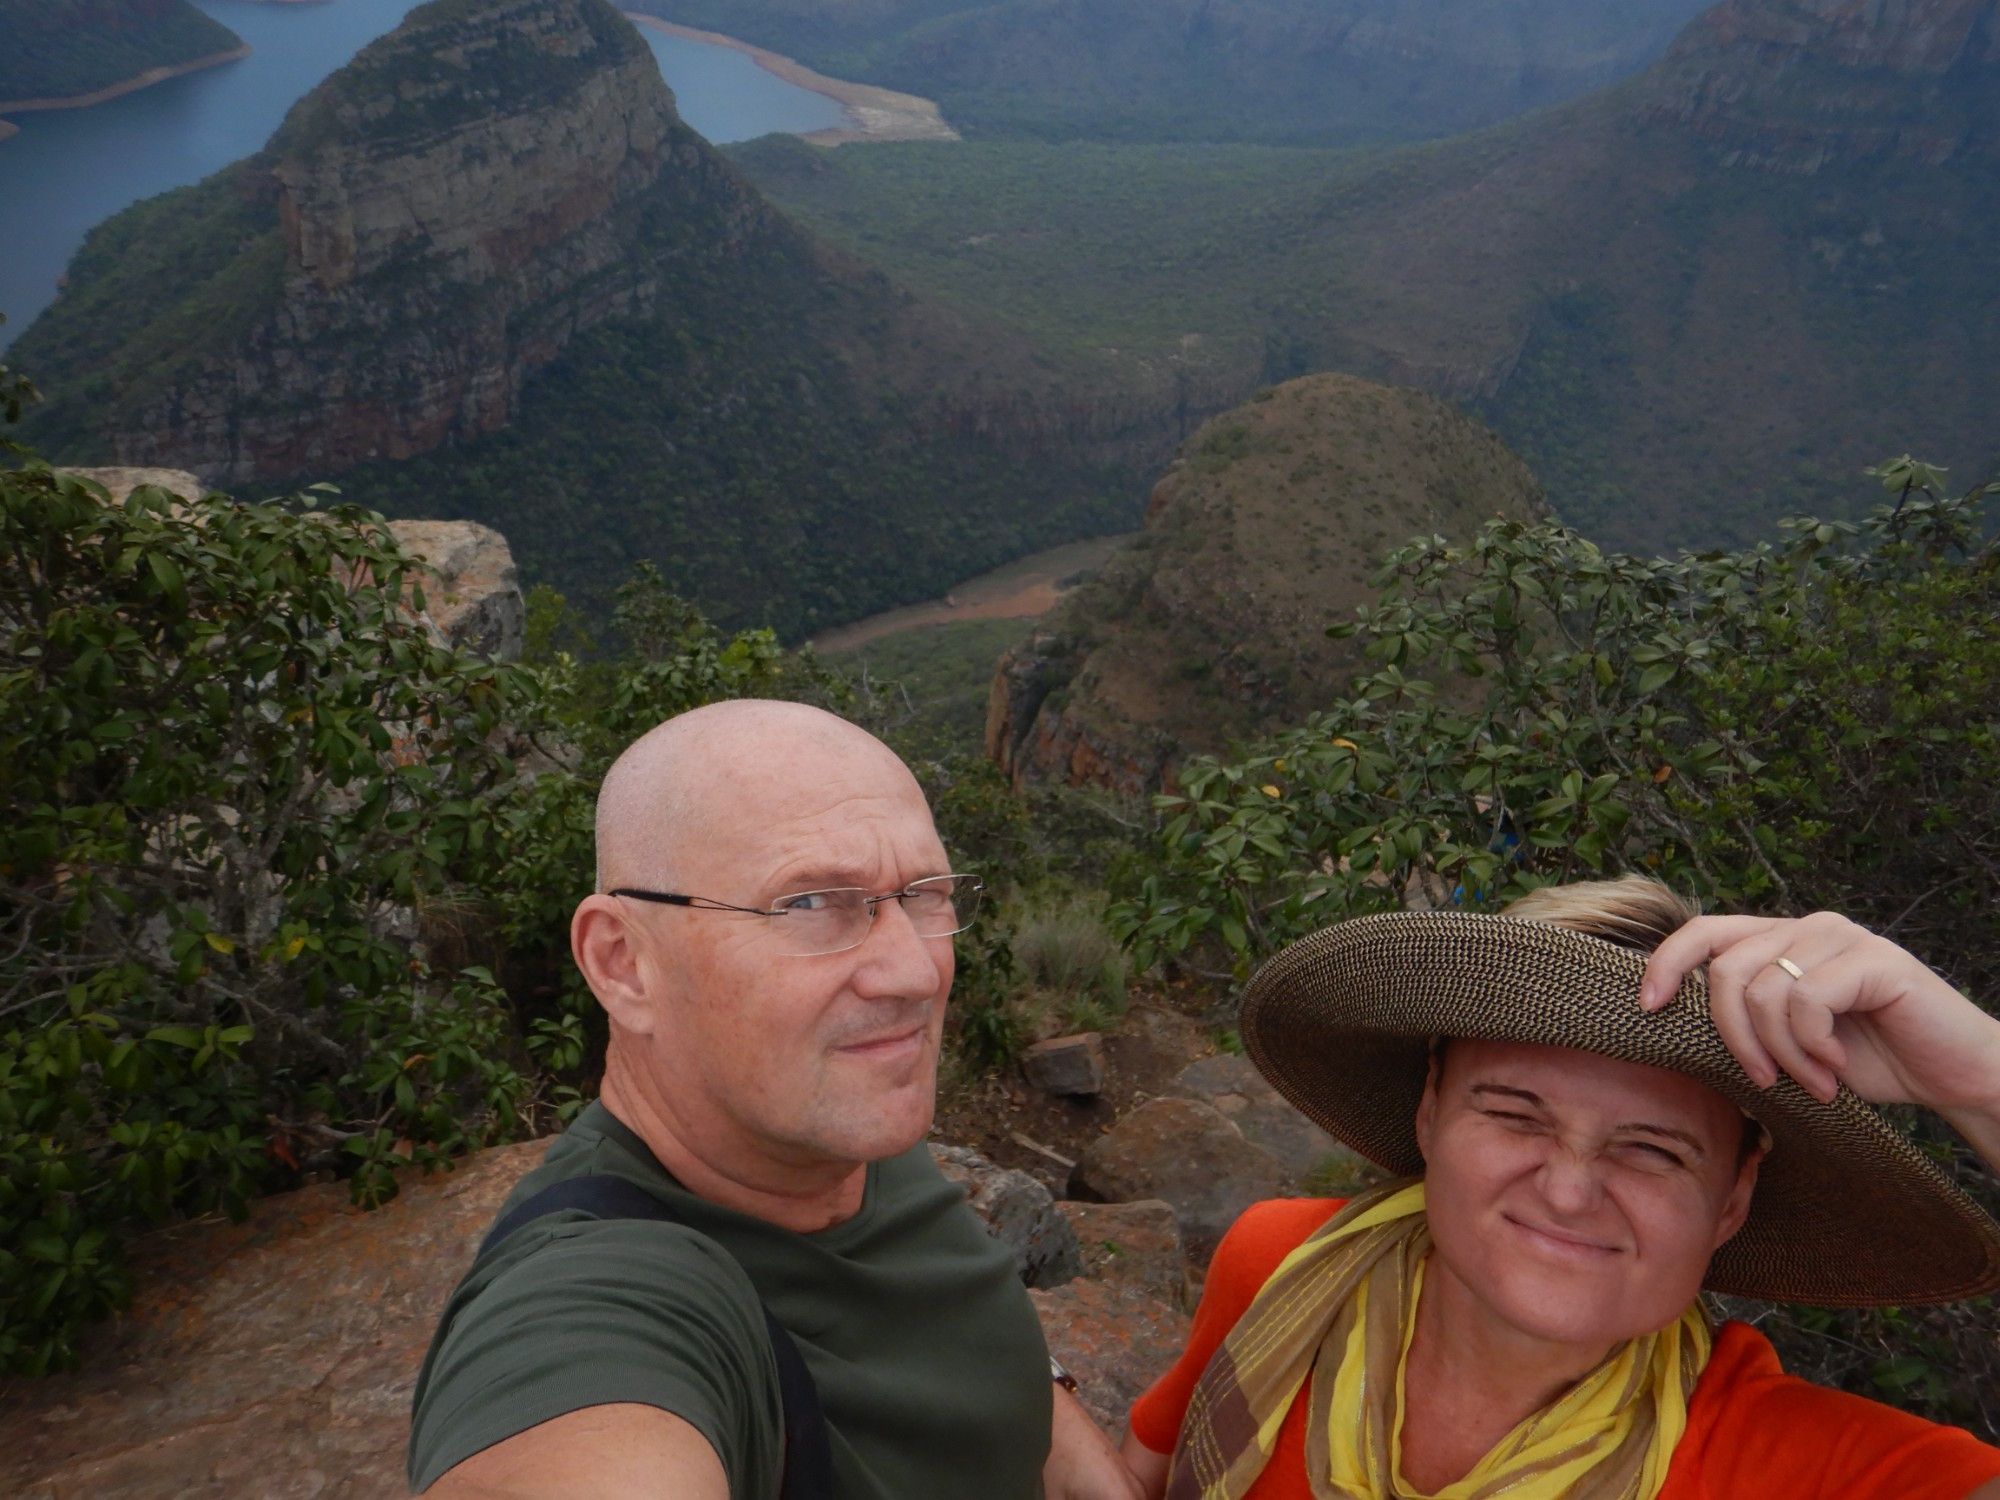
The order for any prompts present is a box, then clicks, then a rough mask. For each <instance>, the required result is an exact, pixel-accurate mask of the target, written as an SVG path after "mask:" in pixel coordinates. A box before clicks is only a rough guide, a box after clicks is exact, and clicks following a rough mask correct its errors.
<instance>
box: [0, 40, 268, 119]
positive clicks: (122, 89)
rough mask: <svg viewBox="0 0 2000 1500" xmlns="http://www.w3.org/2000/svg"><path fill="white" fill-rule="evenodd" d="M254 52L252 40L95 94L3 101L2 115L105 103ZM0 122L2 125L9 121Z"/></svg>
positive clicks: (150, 70)
mask: <svg viewBox="0 0 2000 1500" xmlns="http://www.w3.org/2000/svg"><path fill="white" fill-rule="evenodd" d="M249 55H250V45H249V43H247V42H246V43H244V44H243V45H242V46H241V47H232V48H230V50H229V51H227V52H211V53H209V55H208V56H206V57H197V58H195V59H194V60H193V61H192V62H184V63H180V64H178V65H177V66H175V67H171V68H148V69H147V70H146V71H145V72H143V73H141V74H140V75H139V76H138V77H136V78H128V79H126V80H125V81H124V82H123V83H114V84H112V85H111V86H110V87H109V88H102V89H99V90H98V91H97V92H96V93H94V94H72V95H70V96H69V97H68V98H67V99H7V100H0V115H19V114H26V113H27V112H28V111H30V110H36V109H85V108H87V107H89V106H90V105H93V104H102V103H104V101H105V100H107V99H116V98H118V97H119V96H120V95H121V94H136V93H137V92H138V91H139V90H140V89H145V88H151V87H152V86H153V85H154V84H156V83H165V82H166V81H167V80H168V79H169V78H179V77H182V76H183V75H184V74H188V73H199V72H200V71H201V70H202V69H203V68H216V67H220V66H221V65H222V64H223V63H231V62H235V61H237V60H238V59H239V58H245V57H248V56H249ZM5 123H6V122H5V121H0V125H3V124H5ZM19 128H20V127H19V126H15V127H13V128H12V129H9V130H7V131H5V132H4V133H0V140H4V139H6V137H7V136H9V135H12V134H13V133H14V130H17V129H19Z"/></svg>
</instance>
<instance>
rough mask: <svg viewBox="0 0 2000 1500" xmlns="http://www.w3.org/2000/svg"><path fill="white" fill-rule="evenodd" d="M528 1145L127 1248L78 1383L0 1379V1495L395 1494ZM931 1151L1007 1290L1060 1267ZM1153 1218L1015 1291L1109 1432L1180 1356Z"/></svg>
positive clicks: (1048, 1204) (1038, 1221) (993, 1184)
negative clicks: (114, 1312) (1001, 1261)
mask: <svg viewBox="0 0 2000 1500" xmlns="http://www.w3.org/2000/svg"><path fill="white" fill-rule="evenodd" d="M547 1145H548V1143H547V1142H546V1141H527V1142H523V1143H521V1144H519V1145H514V1146H498V1147H495V1148H494V1149H492V1150H490V1151H484V1152H481V1153H479V1154H478V1155H476V1156H473V1157H470V1158H468V1159H466V1160H465V1161H463V1162H461V1163H460V1164H459V1166H458V1168H457V1170H455V1171H453V1172H450V1173H448V1174H439V1175H435V1176H429V1177H426V1176H423V1175H421V1174H415V1173H412V1174H408V1175H406V1176H405V1178H404V1180H403V1187H402V1192H401V1194H400V1195H399V1196H398V1197H397V1198H396V1199H395V1200H394V1201H393V1202H391V1203H389V1204H387V1205H386V1206H384V1207H382V1208H380V1209H377V1210H375V1211H374V1212H373V1213H363V1212H361V1211H360V1210H358V1209H356V1208H354V1207H353V1206H352V1205H350V1204H349V1202H348V1200H347V1189H346V1185H345V1184H342V1183H322V1184H319V1185H317V1186H313V1187H307V1188H302V1189H300V1190H299V1191H297V1192H293V1193H285V1194H280V1195H278V1196H276V1197H272V1198H266V1199H263V1200H261V1201H259V1202H258V1203H256V1204H254V1205H253V1206H252V1208H251V1213H250V1217H249V1219H248V1220H247V1221H246V1222H244V1223H242V1224H230V1223H228V1222H227V1221H226V1220H223V1219H221V1218H219V1217H216V1218H209V1219H202V1220H197V1221H195V1222H193V1223H189V1224H185V1225H180V1226H177V1227H175V1228H172V1229H168V1230H163V1231H161V1232H159V1233H157V1234H154V1235H151V1236H149V1237H147V1238H146V1239H145V1240H144V1241H142V1242H141V1243H140V1244H139V1246H138V1247H137V1249H136V1251H135V1256H134V1260H135V1266H134V1269H135V1271H136V1272H137V1276H138V1284H139V1292H138V1295H137V1296H136V1297H135V1298H134V1301H133V1305H132V1307H131V1309H130V1310H129V1311H128V1312H126V1313H125V1314H124V1315H123V1316H121V1317H119V1318H117V1319H116V1320H114V1321H112V1322H111V1323H108V1324H106V1325H104V1326H103V1327H100V1328H98V1329H97V1330H95V1332H94V1333H93V1334H92V1336H91V1337H90V1338H89V1339H88V1340H87V1342H86V1347H85V1355H84V1358H85V1365H84V1369H83V1370H82V1371H81V1372H79V1373H77V1374H74V1375H58V1376H52V1377H49V1378H46V1379H42V1380H0V1495H5V1496H7V1497H9V1500H83V1497H89V1500H194V1497H217V1500H220V1497H224V1496H227V1497H230V1500H382V1497H385V1496H396V1495H403V1494H405V1493H406V1488H405V1485H404V1480H403V1446H404V1441H405V1438H406V1436H407V1433H408V1427H409V1408H410V1393H411V1391H412V1389H413V1388H414V1387H415V1385H416V1379H417V1372H418V1370H419V1368H420V1367H421V1366H422V1364H423V1357H424V1351H425V1349H426V1347H427V1346H428V1344H429V1342H430V1336H431V1331H432V1328H433V1327H434V1326H435V1324H436V1321H437V1316H438V1313H439V1311H440V1310H441V1309H442V1308H443V1306H444V1303H445V1300H446V1298H447V1297H448V1296H449V1295H450V1293H451V1289H452V1287H453V1286H454V1285H455V1284H456V1283H457V1281H458V1278H459V1275H460V1274H461V1273H462V1272H463V1270H464V1268H465V1267H466V1265H468V1264H469V1263H470V1262H471V1259H472V1256H473V1252H474V1251H475V1249H476V1248H477V1246H478V1242H479V1238H480V1236H481V1235H482V1234H483V1233H484V1232H485V1230H486V1227H487V1225H488V1223H489V1222H490V1221H491V1219H492V1217H493V1214H494V1212H495V1210H496V1209H497V1208H498V1207H499V1205H500V1203H501V1201H502V1200H503V1199H504V1198H505V1197H506V1196H507V1194H508V1192H509V1191H510V1190H511V1189H512V1188H513V1186H514V1184H515V1183H516V1182H517V1181H519V1180H520V1178H521V1177H522V1175H523V1174H525V1173H526V1172H527V1171H528V1170H529V1169H530V1168H531V1167H533V1166H534V1165H535V1164H536V1163H537V1162H539V1161H540V1160H541V1158H542V1153H543V1152H544V1151H545V1150H546V1149H547ZM940 1154H944V1155H947V1162H948V1166H947V1170H948V1172H949V1175H951V1176H952V1177H953V1178H954V1179H955V1180H956V1181H958V1182H959V1183H960V1184H961V1185H962V1186H963V1187H964V1188H965V1189H966V1191H967V1194H968V1197H969V1198H970V1199H971V1200H972V1202H973V1206H974V1209H975V1211H976V1212H981V1213H982V1217H983V1218H985V1219H986V1221H987V1223H988V1227H989V1230H990V1231H992V1232H994V1233H995V1234H996V1235H997V1236H998V1237H1000V1238H1002V1239H1004V1240H1007V1241H1008V1242H1009V1243H1010V1244H1012V1245H1013V1247H1014V1248H1015V1250H1016V1254H1017V1260H1018V1261H1019V1262H1020V1263H1021V1264H1022V1268H1023V1270H1024V1272H1027V1273H1028V1274H1031V1275H1034V1276H1036V1277H1037V1279H1042V1278H1049V1279H1053V1278H1056V1277H1061V1276H1065V1275H1072V1274H1074V1272H1075V1271H1076V1270H1077V1269H1081V1267H1080V1266H1079V1264H1078V1247H1077V1238H1076V1235H1075V1233H1074V1232H1073V1231H1072V1229H1071V1227H1070V1223H1069V1220H1068V1218H1067V1217H1066V1213H1065V1212H1064V1211H1062V1210H1059V1209H1058V1208H1057V1207H1056V1205H1055V1204H1054V1203H1053V1202H1052V1201H1051V1200H1049V1198H1048V1196H1047V1194H1046V1193H1045V1192H1043V1191H1042V1190H1041V1189H1040V1187H1039V1185H1038V1184H1035V1183H1033V1181H1032V1179H1028V1178H1026V1177H1024V1176H1023V1174H1021V1173H1018V1172H1007V1171H1004V1170H1003V1169H1000V1168H996V1167H994V1166H993V1165H992V1164H991V1163H990V1162H987V1161H985V1160H984V1159H983V1158H980V1157H978V1156H975V1155H974V1154H973V1153H970V1152H950V1151H949V1148H945V1150H944V1151H941V1152H940ZM1017 1178H1018V1179H1020V1181H1016V1180H1015V1179H1017ZM1024 1183H1025V1184H1027V1186H1028V1187H1030V1188H1034V1189H1035V1191H1034V1192H1033V1193H1030V1192H1027V1191H1026V1190H1025V1189H1024V1188H1023V1186H1022V1185H1023V1184H1024ZM1149 1209H1150V1213H1149V1212H1148V1210H1149ZM1163 1217H1164V1215H1163V1214H1162V1212H1161V1206H1160V1205H1149V1206H1147V1207H1146V1208H1138V1209H1136V1210H1135V1212H1133V1213H1129V1214H1127V1215H1124V1216H1122V1217H1117V1218H1114V1219H1113V1220H1099V1221H1094V1225H1095V1227H1094V1228H1093V1232H1094V1233H1096V1234H1097V1236H1098V1238H1099V1241H1100V1242H1101V1241H1103V1240H1106V1239H1110V1238H1112V1237H1113V1235H1114V1233H1115V1234H1117V1235H1120V1236H1122V1237H1123V1239H1124V1241H1126V1242H1128V1243H1129V1247H1130V1249H1131V1250H1132V1251H1133V1252H1135V1253H1133V1254H1131V1255H1130V1256H1129V1257H1119V1259H1121V1260H1123V1261H1124V1262H1125V1263H1124V1264H1122V1265H1121V1266H1120V1267H1119V1268H1118V1270H1117V1271H1114V1272H1113V1274H1114V1275H1117V1274H1121V1273H1122V1274H1125V1275H1130V1274H1131V1272H1132V1271H1136V1270H1138V1269H1140V1266H1141V1265H1142V1264H1143V1268H1144V1274H1143V1275H1141V1276H1139V1277H1138V1278H1137V1279H1136V1281H1134V1280H1121V1281H1116V1282H1113V1281H1106V1282H1097V1281H1091V1280H1074V1281H1069V1282H1068V1283H1067V1284H1066V1285H1061V1286H1057V1287H1055V1288H1054V1289H1053V1290H1036V1291H1033V1292H1031V1293H1030V1295H1031V1296H1032V1297H1033V1298H1034V1299H1035V1304H1036V1307H1037V1309H1038V1311H1039V1312H1040V1313H1041V1315H1042V1319H1043V1326H1044V1329H1045V1331H1046V1332H1047V1334H1048V1338H1049V1342H1050V1346H1051V1348H1053V1349H1054V1350H1055V1351H1056V1352H1057V1354H1058V1356H1059V1357H1060V1358H1062V1359H1063V1361H1064V1363H1065V1364H1067V1365H1068V1366H1069V1367H1070V1368H1071V1369H1072V1370H1074V1371H1075V1372H1076V1373H1077V1374H1078V1376H1079V1377H1080V1378H1081V1379H1082V1380H1083V1381H1084V1386H1085V1401H1086V1405H1087V1406H1088V1407H1089V1409H1090V1410H1091V1412H1092V1414H1093V1415H1094V1416H1096V1417H1097V1419H1098V1420H1099V1421H1100V1422H1102V1423H1103V1424H1104V1425H1105V1427H1106V1429H1107V1430H1109V1431H1110V1432H1112V1433H1113V1434H1114V1435H1116V1434H1117V1433H1118V1432H1119V1430H1120V1429H1121V1428H1122V1426H1123V1423H1124V1420H1125V1412H1126V1409H1127V1408H1128V1407H1129V1406H1130V1404H1131V1402H1132V1399H1133V1398H1134V1397H1135V1396H1137V1395H1138V1394H1139V1392H1140V1391H1142V1390H1144V1389H1145V1388H1146V1386H1147V1385H1149V1384H1150V1383H1151V1382H1152V1381H1153V1380H1154V1379H1155V1378H1157V1377H1158V1375H1159V1374H1160V1373H1161V1372H1162V1371H1164V1370H1165V1369H1166V1367H1167V1365H1168V1364H1169V1363H1170V1362H1171V1361H1172V1359H1173V1357H1174V1356H1175V1355H1176V1354H1178V1353H1179V1351H1180V1349H1181V1347H1182V1345H1183V1344H1184V1343H1185V1342H1186V1337H1187V1322H1188V1320H1187V1315H1186V1313H1185V1312H1184V1311H1183V1310H1182V1309H1181V1307H1180V1306H1178V1305H1176V1302H1175V1301H1174V1300H1172V1299H1170V1298H1169V1297H1165V1296H1161V1295H1159V1294H1158V1293H1159V1292H1160V1291H1161V1290H1165V1289H1167V1288H1171V1287H1173V1286H1175V1285H1177V1284H1178V1283H1177V1279H1176V1278H1177V1274H1178V1276H1179V1277H1183V1278H1184V1276H1185V1272H1184V1270H1181V1271H1179V1272H1178V1273H1177V1272H1176V1270H1175V1268H1174V1267H1173V1266H1171V1265H1170V1264H1168V1262H1169V1261H1171V1259H1172V1255H1173V1249H1172V1244H1171V1242H1172V1239H1173V1236H1172V1230H1171V1223H1170V1222H1167V1223H1157V1222H1152V1221H1154V1220H1159V1219H1161V1218H1163ZM1126 1219H1130V1220H1131V1221H1132V1222H1130V1223H1127V1222H1125V1220H1126ZM1114 1224H1115V1226H1116V1227H1115V1228H1113V1227H1111V1226H1112V1225H1114ZM1097 1248H1098V1249H1099V1251H1100V1252H1102V1244H1101V1243H1100V1244H1099V1246H1098V1247H1097ZM1101 1259H1102V1253H1101V1254H1100V1261H1101ZM1030 1263H1032V1265H1031V1264H1030ZM1044 1285H1046V1281H1045V1282H1044Z"/></svg>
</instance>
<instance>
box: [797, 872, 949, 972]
mask: <svg viewBox="0 0 2000 1500" xmlns="http://www.w3.org/2000/svg"><path fill="white" fill-rule="evenodd" d="M980 890H981V886H980V884H979V881H978V880H977V879H975V878H974V877H972V876H970V875H935V876H932V877H931V878H930V879H928V880H918V881H913V882H912V883H911V884H909V885H907V886H905V887H904V888H903V889H902V890H900V891H891V892H890V893H889V894H887V895H884V896H871V895H869V894H868V892H866V891H865V890H862V889H860V888H859V887H844V888H841V889H838V890H830V891H800V892H799V893H798V894H796V895H792V896H781V897H779V898H778V899H777V900H776V901H774V902H773V903H772V904H771V927H772V931H773V932H774V933H776V935H777V937H778V940H779V941H780V942H781V943H782V944H783V945H784V947H783V951H784V953H786V954H788V955H791V956H794V957H799V958H809V957H812V956H814V955H816V954H822V953H840V952H843V951H845V950H846V949H849V948H855V947H859V946H860V945H861V944H862V943H863V942H864V941H865V940H866V939H867V937H868V928H869V926H870V924H871V922H872V921H873V919H874V916H875V912H876V908H878V907H879V906H880V905H881V904H882V903H883V902H885V901H895V902H899V903H900V904H901V905H902V908H903V913H904V915H905V916H907V917H908V918H909V919H910V927H911V930H913V931H914V932H915V933H916V935H917V936H918V937H949V936H951V934H953V933H955V932H963V931H965V929H966V928H968V927H970V926H971V925H972V919H973V917H974V916H975V915H976V914H977V913H978V910H979V895H980Z"/></svg>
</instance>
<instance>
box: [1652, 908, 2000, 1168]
mask: <svg viewBox="0 0 2000 1500" xmlns="http://www.w3.org/2000/svg"><path fill="white" fill-rule="evenodd" d="M1781 959H1782V960H1784V961H1785V962H1784V963H1783V964H1781V963H1780V962H1779V960H1781ZM1704 963H1706V964H1707V965H1708V996H1709V1013H1710V1015H1712V1016H1713V1017H1714V1019H1715V1027H1716V1030H1717V1031H1718V1032H1720V1033H1721V1035H1722V1039H1723V1041H1724V1042H1725V1043H1726V1044H1727V1045H1728V1047H1729V1050H1730V1051H1731V1052H1733V1053H1735V1054H1736V1058H1737V1060H1738V1061H1739V1062H1741V1063H1742V1064H1743V1071H1744V1072H1745V1073H1747V1074H1748V1075H1749V1076H1750V1078H1751V1081H1752V1082H1754V1083H1756V1084H1758V1085H1760V1086H1761V1087H1764V1088H1769V1087H1770V1086H1771V1085H1772V1084H1774V1083H1776V1082H1777V1079H1778V1072H1779V1070H1780V1069H1783V1070H1784V1071H1785V1072H1787V1073H1789V1074H1791V1075H1792V1077H1793V1078H1794V1079H1796V1080H1797V1081H1798V1082H1799V1084H1800V1085H1801V1086H1802V1087H1803V1088H1805V1089H1806V1090H1807V1091H1808V1092H1810V1093H1811V1094H1813V1095H1814V1096H1815V1097H1816V1098H1819V1099H1826V1100H1830V1099H1832V1098H1833V1096H1834V1094H1835V1092H1836V1091H1837V1089H1838V1086H1839V1085H1840V1084H1842V1083H1845V1084H1846V1085H1847V1086H1848V1087H1849V1088H1850V1089H1852V1090H1853V1091H1854V1092H1855V1093H1857V1094H1859V1095H1860V1096H1861V1097H1862V1098H1864V1099H1868V1100H1870V1101H1872V1102H1874V1103H1878V1104H1886V1103H1912V1104H1921V1105H1924V1106H1926V1107H1928V1108H1930V1109H1934V1110H1936V1111H1938V1112H1939V1113H1940V1114H1942V1115H1944V1116H1945V1117H1946V1118H1948V1119H1950V1120H1951V1121H1952V1122H1953V1123H1954V1124H1955V1125H1958V1126H1959V1128H1960V1130H1961V1131H1963V1132H1965V1133H1966V1134H1968V1135H1969V1136H1975V1137H1976V1139H1975V1140H1974V1144H1975V1145H1977V1146H1979V1147H1980V1149H1981V1153H1982V1154H1983V1155H1985V1156H1987V1158H1988V1160H1989V1161H1990V1160H1993V1152H1994V1150H1995V1149H1996V1148H2000V1020H1996V1019H1995V1018H1993V1017H1992V1016H1989V1015H1987V1014H1986V1013H1985V1012H1984V1011H1982V1010H1980V1009H1979V1007H1978V1006H1976V1005H1974V1004H1973V1003H1972V1002H1971V1001H1970V1000H1968V999H1966V998H1965V996H1963V995H1961V994H1960V993H1959V992H1958V991H1957V990H1955V989H1953V988H1952V987H1951V986H1950V985H1949V984H1947V983H1946V982H1945V981H1944V979H1943V978H1941V977H1940V976H1939V975H1937V974H1936V973H1934V972H1933V971H1932V970H1931V969H1929V968H1928V967H1926V966H1925V965H1924V963H1923V962H1922V961H1921V960H1919V959H1918V958H1917V957H1916V956H1915V955H1914V954H1912V953H1910V952H1908V951H1907V950H1905V949H1903V948H1900V947H1898V946H1897V945H1896V944H1895V943H1892V942H1890V941H1889V939H1887V938H1885V937H1880V936H1878V935H1876V934H1875V933H1872V932H1870V931H1869V930H1868V929H1867V928H1865V927H1861V926H1858V925H1856V924H1855V923H1853V922H1850V921H1848V920H1847V918H1845V917H1842V916H1839V915H1837V914H1835V913H1833V912H1816V913H1814V914H1813V915H1812V916H1809V917H1797V918H1775V917H1697V918H1696V919H1695V920H1694V921H1692V922H1689V923H1688V924H1687V925H1686V926H1685V927H1683V928H1681V929H1680V930H1679V931H1678V932H1675V933H1673V934H1672V935H1671V936H1669V937H1668V938H1667V940H1666V941H1665V942H1663V943H1662V944H1661V945H1660V947H1659V949H1658V951H1657V952H1655V953H1654V954H1653V956H1652V959H1651V960H1650V961H1649V962H1648V964H1647V965H1646V975H1645V979H1644V981H1643V982H1642V984H1641V986H1640V991H1639V1003H1640V1005H1641V1006H1642V1007H1643V1008H1645V1009H1647V1010H1658V1009H1660V1008H1661V1007H1662V1006H1664V1005H1666V1004H1667V1003H1668V1002H1669V1001H1671V1000H1672V998H1673V996H1674V994H1675V992H1676V991H1677V990H1679V988H1680V984H1681V981H1682V979H1683V978H1685V977H1686V976H1687V975H1688V974H1689V973H1690V972H1691V971H1693V970H1694V969H1696V968H1698V967H1700V966H1701V965H1702V964H1704ZM1795 976H1796V977H1795ZM1961 1117H1963V1119H1964V1123H1961Z"/></svg>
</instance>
